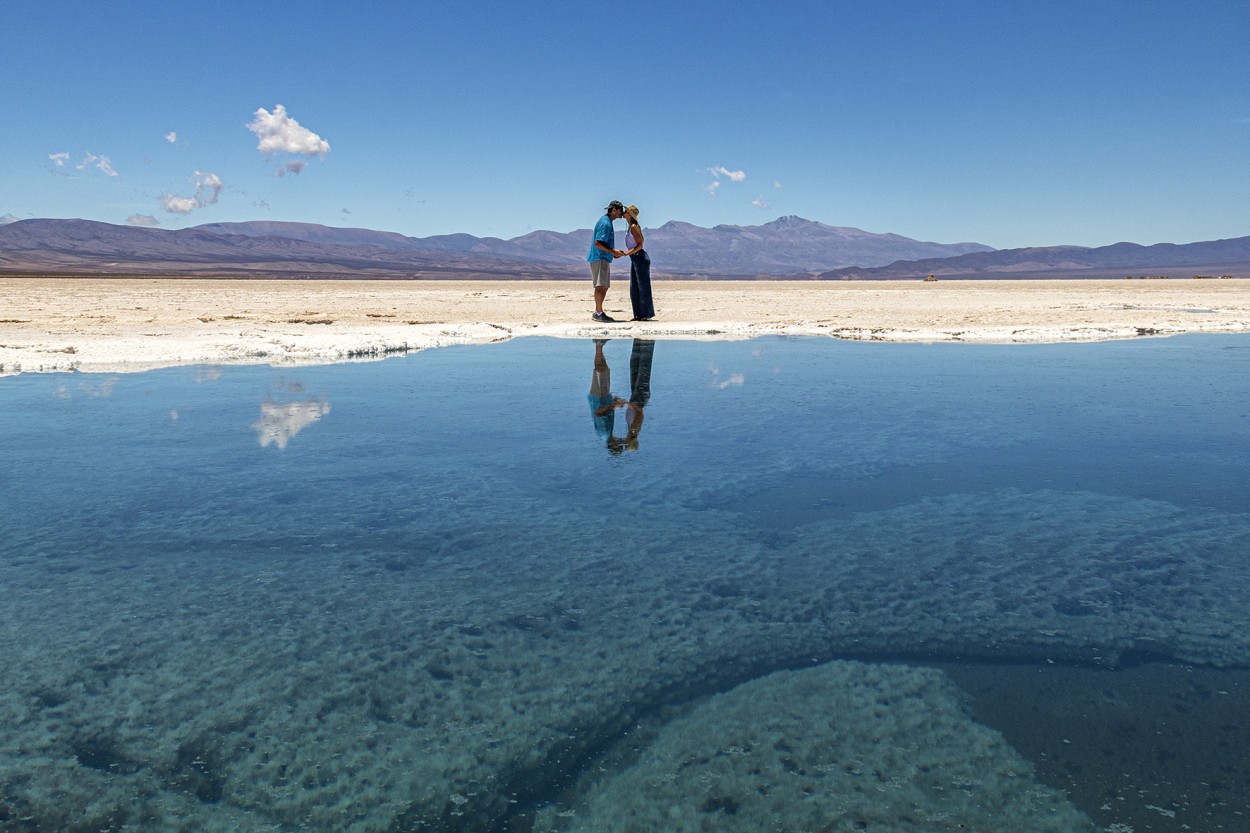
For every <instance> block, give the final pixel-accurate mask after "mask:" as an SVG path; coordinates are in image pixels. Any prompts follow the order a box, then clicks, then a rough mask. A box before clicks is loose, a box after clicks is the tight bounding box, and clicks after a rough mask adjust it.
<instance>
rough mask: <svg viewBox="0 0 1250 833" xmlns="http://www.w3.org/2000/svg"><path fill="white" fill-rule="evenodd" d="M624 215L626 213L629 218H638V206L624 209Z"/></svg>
mask: <svg viewBox="0 0 1250 833" xmlns="http://www.w3.org/2000/svg"><path fill="white" fill-rule="evenodd" d="M625 213H626V214H628V215H629V216H631V217H637V216H638V206H636V205H630V206H626V208H625Z"/></svg>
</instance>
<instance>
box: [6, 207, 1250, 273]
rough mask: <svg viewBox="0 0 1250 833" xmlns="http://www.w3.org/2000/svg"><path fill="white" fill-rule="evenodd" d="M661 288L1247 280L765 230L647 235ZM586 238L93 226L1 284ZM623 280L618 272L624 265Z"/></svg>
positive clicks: (16, 235) (824, 230) (1169, 266)
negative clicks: (669, 283) (699, 282)
mask: <svg viewBox="0 0 1250 833" xmlns="http://www.w3.org/2000/svg"><path fill="white" fill-rule="evenodd" d="M646 235H647V248H648V250H649V251H650V252H651V254H652V259H653V262H654V268H655V274H656V275H657V276H660V277H694V278H731V279H752V278H755V279H767V278H778V277H790V278H820V279H824V280H873V279H877V280H880V279H899V278H902V279H917V278H922V277H924V276H925V275H928V274H929V273H933V274H935V275H937V276H939V277H948V278H953V277H963V278H1041V277H1062V278H1075V277H1123V276H1124V275H1125V274H1136V275H1141V274H1146V273H1167V272H1168V271H1169V270H1184V271H1186V272H1188V273H1190V274H1193V273H1206V274H1215V275H1220V274H1235V275H1247V276H1250V237H1242V238H1237V239H1234V240H1216V241H1210V242H1204V243H1189V244H1185V245H1173V244H1168V243H1161V244H1158V245H1155V246H1139V245H1136V244H1133V243H1117V244H1115V245H1114V246H1104V247H1101V248H1092V249H1091V248H1083V247H1079V246H1052V247H1047V248H1030V249H1006V250H1002V251H995V250H993V249H990V248H989V247H987V246H982V245H980V244H977V243H954V244H940V243H926V242H923V241H919V240H911V239H909V238H906V237H901V236H899V235H896V234H874V233H870V232H866V231H861V230H860V229H854V228H844V227H836V226H827V225H824V224H823V223H816V222H812V221H811V220H804V219H802V218H799V217H782V218H780V219H778V220H775V221H773V222H771V223H766V224H764V225H762V226H728V225H721V226H716V227H714V228H710V229H708V228H701V227H699V226H694V225H690V224H689V223H680V222H676V221H674V222H669V223H665V224H664V225H663V226H660V227H659V228H655V229H647V232H646ZM590 237H591V232H590V230H589V229H581V230H578V231H573V232H568V233H560V232H553V231H536V232H532V233H530V234H526V235H522V236H521V237H516V238H513V239H512V240H501V239H499V238H495V237H474V236H473V235H470V234H449V235H440V236H435V237H423V238H420V237H406V236H404V235H402V234H396V233H394V232H385V231H374V230H371V229H359V228H332V227H329V226H321V225H313V224H309V223H281V222H264V221H258V222H246V223H213V224H210V225H203V226H196V227H195V228H188V229H180V230H165V229H152V228H136V227H131V226H117V225H111V224H108V223H97V222H92V221H88V220H19V221H17V222H13V223H9V224H7V225H0V274H84V275H126V274H130V275H186V276H221V277H286V278H376V279H388V280H390V279H400V280H402V279H413V278H477V279H504V278H514V279H531V278H532V279H538V278H555V279H564V278H569V279H573V278H577V279H580V278H584V277H586V266H585V257H586V251H587V249H588V248H589V246H590ZM621 266H624V264H621Z"/></svg>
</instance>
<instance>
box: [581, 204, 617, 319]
mask: <svg viewBox="0 0 1250 833" xmlns="http://www.w3.org/2000/svg"><path fill="white" fill-rule="evenodd" d="M606 211H607V212H608V213H607V214H605V215H604V216H602V217H600V218H599V222H597V223H595V236H594V239H593V240H592V241H591V244H590V254H589V255H587V256H586V260H587V261H589V262H590V281H591V283H592V284H593V285H594V287H595V313H594V315H592V316H591V318H593V319H594V320H596V321H600V322H607V321H615V320H616V319H615V318H612V317H611V316H609V315H608V314H607V313H606V312H604V311H603V299H604V298H605V297H607V294H608V287H609V286H611V285H612V277H611V276H612V261H613V260H614V259H616V258H618V257H624V256H625V252H624V251H622V250H621V249H618V248H616V232H615V230H614V229H613V228H612V221H613V220H619V219H621V218H622V217H624V216H625V206H624V205H622V204H621V201H620V200H612V202H610V203H608V207H607V209H606Z"/></svg>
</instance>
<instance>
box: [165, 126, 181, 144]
mask: <svg viewBox="0 0 1250 833" xmlns="http://www.w3.org/2000/svg"><path fill="white" fill-rule="evenodd" d="M165 141H167V142H169V143H170V144H171V145H172V144H173V143H174V142H177V141H178V134H177V133H175V132H174V131H172V130H171V131H169V132H168V133H166V134H165Z"/></svg>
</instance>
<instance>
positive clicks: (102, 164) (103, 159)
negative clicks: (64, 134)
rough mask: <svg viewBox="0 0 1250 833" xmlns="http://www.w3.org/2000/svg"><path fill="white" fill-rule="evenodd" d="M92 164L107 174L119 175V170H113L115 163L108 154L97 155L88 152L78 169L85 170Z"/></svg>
mask: <svg viewBox="0 0 1250 833" xmlns="http://www.w3.org/2000/svg"><path fill="white" fill-rule="evenodd" d="M91 165H94V166H95V167H96V168H97V169H98V170H100V171H102V172H103V173H104V175H105V176H117V171H115V170H113V163H112V162H110V161H109V158H108V157H107V156H96V155H95V154H94V153H88V154H87V156H86V157H85V158H84V159H83V160H82V163H81V164H79V165H78V170H80V171H81V170H84V169H85V168H87V167H88V166H91Z"/></svg>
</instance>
